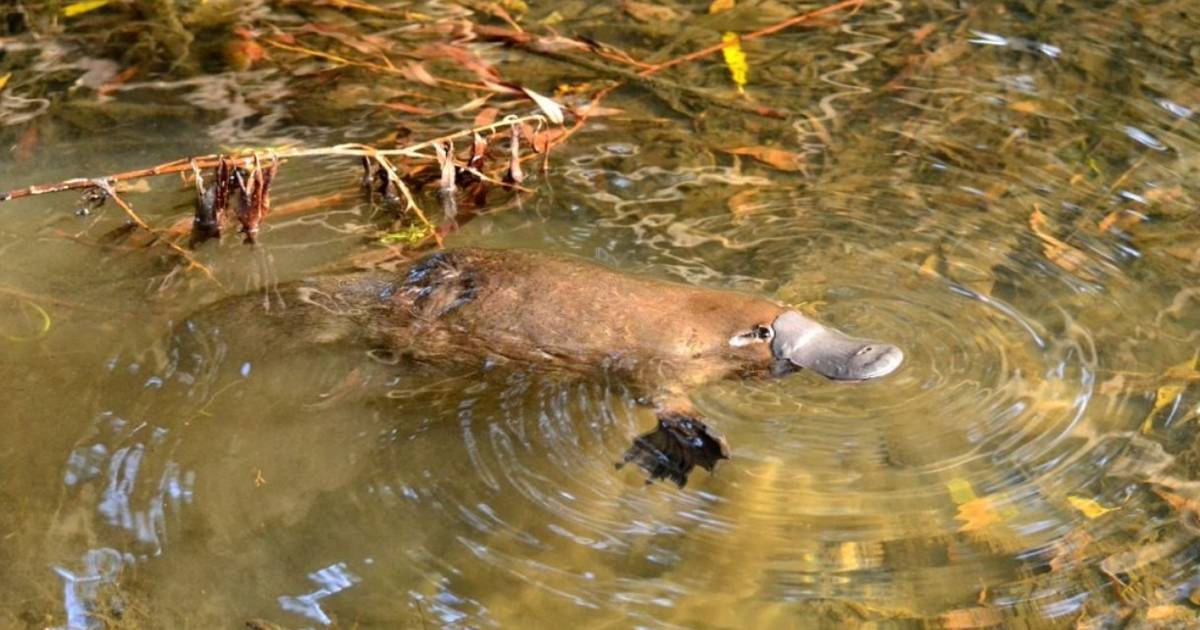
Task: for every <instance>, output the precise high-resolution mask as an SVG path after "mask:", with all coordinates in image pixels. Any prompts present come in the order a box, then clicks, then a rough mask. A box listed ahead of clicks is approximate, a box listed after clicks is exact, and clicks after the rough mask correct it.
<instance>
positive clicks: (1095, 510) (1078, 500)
mask: <svg viewBox="0 0 1200 630" xmlns="http://www.w3.org/2000/svg"><path fill="white" fill-rule="evenodd" d="M1067 503H1070V504H1071V507H1073V508H1075V509H1076V510H1079V511H1080V512H1082V513H1083V515H1084V516H1086V517H1088V518H1090V519H1091V518H1099V517H1101V516H1104V515H1105V514H1108V513H1109V512H1111V511H1113V510H1115V509H1117V508H1110V507H1104V506H1103V505H1100V502H1099V501H1096V500H1095V499H1089V498H1087V497H1077V496H1074V495H1071V496H1068V497H1067Z"/></svg>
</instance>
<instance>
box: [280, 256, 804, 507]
mask: <svg viewBox="0 0 1200 630" xmlns="http://www.w3.org/2000/svg"><path fill="white" fill-rule="evenodd" d="M282 293H283V295H284V298H285V302H286V308H284V309H282V310H280V309H274V310H273V312H272V313H271V316H273V317H277V318H280V320H281V321H280V325H281V326H283V327H284V328H285V330H287V331H288V333H289V335H291V336H292V337H293V338H300V339H302V340H310V341H315V342H318V343H347V342H350V343H358V344H363V345H366V346H369V347H372V348H380V349H386V350H388V351H391V352H395V353H399V354H401V355H405V356H409V357H412V358H414V359H416V360H421V361H428V362H438V363H466V364H475V365H479V364H481V363H482V362H483V361H488V362H491V363H502V364H503V363H508V364H512V365H517V366H527V367H535V368H536V369H541V370H555V371H562V372H568V373H572V374H582V375H590V374H597V373H600V372H607V373H609V374H615V375H618V376H619V377H621V378H624V379H626V380H627V381H629V382H630V383H632V384H633V385H634V386H635V387H636V388H637V389H639V390H640V391H642V392H644V393H645V394H647V395H649V396H650V397H651V398H652V399H653V400H654V401H655V405H656V407H657V408H658V409H657V411H658V426H657V427H656V428H655V430H654V431H652V432H650V433H648V434H646V435H643V436H641V437H639V438H637V440H636V441H635V443H634V445H633V447H632V448H631V449H630V450H629V452H628V453H627V454H626V455H625V458H624V461H625V462H633V463H636V464H637V465H639V466H641V467H642V468H644V469H645V470H646V471H647V472H648V473H649V474H650V476H651V478H652V479H656V478H665V479H670V480H672V481H674V482H676V483H678V484H679V485H681V486H682V485H683V484H684V483H686V481H687V478H688V473H689V472H690V471H691V470H692V469H693V468H694V467H695V466H700V467H702V468H705V469H707V470H710V471H711V470H712V469H713V467H714V466H715V464H716V462H717V461H718V460H720V459H725V458H727V457H728V447H727V446H726V445H725V441H724V439H723V438H721V437H720V436H719V435H717V434H715V433H713V432H712V431H711V429H709V428H708V427H707V426H706V425H705V424H704V423H703V422H702V421H701V420H700V419H699V418H698V417H697V416H696V415H695V414H694V413H692V412H690V410H689V409H688V406H687V404H686V394H687V392H688V390H690V389H691V388H693V387H695V386H697V385H700V384H703V383H707V382H711V381H715V380H719V379H723V378H729V377H735V376H737V377H742V376H753V375H767V374H769V373H770V371H771V368H772V364H773V359H772V355H771V351H770V349H769V347H768V344H752V345H747V346H744V347H733V346H731V345H730V344H729V339H730V338H731V337H732V336H734V335H736V334H739V333H742V332H745V331H746V330H750V329H752V328H753V327H754V326H756V325H766V324H769V323H770V322H771V321H773V320H774V319H775V317H777V316H778V315H779V313H781V312H782V311H783V310H784V309H783V307H781V306H780V305H778V304H775V303H774V302H771V301H768V300H764V299H761V298H757V297H754V296H750V295H746V294H742V293H738V292H732V291H719V290H712V289H704V288H698V287H693V286H688V285H683V284H678V283H671V282H664V281H661V280H657V279H653V278H647V277H640V276H636V275H631V274H625V273H619V272H616V271H613V270H611V269H608V268H606V267H602V266H599V265H596V264H593V263H589V262H585V261H582V260H578V259H575V258H569V257H562V256H552V255H547V254H539V253H534V252H527V251H511V250H504V251H491V250H481V249H459V250H452V251H443V252H437V253H435V254H431V255H429V256H426V257H424V258H422V259H420V260H418V261H416V262H415V263H413V264H412V265H411V266H409V267H408V268H406V269H402V270H400V271H399V272H367V273H359V274H348V275H340V276H330V277H324V278H318V279H316V280H314V281H311V282H305V283H299V284H297V285H294V286H291V287H285V288H283V289H282ZM260 315H261V313H260Z"/></svg>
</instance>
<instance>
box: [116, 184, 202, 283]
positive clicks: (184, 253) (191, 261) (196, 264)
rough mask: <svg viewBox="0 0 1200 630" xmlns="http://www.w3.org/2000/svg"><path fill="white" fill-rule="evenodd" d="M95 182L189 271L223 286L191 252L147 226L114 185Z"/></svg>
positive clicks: (132, 219)
mask: <svg viewBox="0 0 1200 630" xmlns="http://www.w3.org/2000/svg"><path fill="white" fill-rule="evenodd" d="M94 181H95V182H96V187H98V188H99V189H100V190H103V191H104V194H106V195H108V196H109V198H111V199H112V200H113V202H114V203H116V204H117V206H119V207H120V208H121V210H123V211H124V212H125V214H126V215H128V216H129V219H130V220H131V221H133V222H134V223H135V224H136V225H137V226H138V227H140V228H142V229H143V230H146V231H147V232H150V233H152V234H154V235H155V236H156V237H159V241H160V242H162V243H163V244H165V245H166V246H167V247H168V248H170V249H171V250H172V251H174V252H175V253H176V254H179V256H180V257H182V258H183V259H184V260H186V261H187V263H188V269H193V268H194V269H199V270H200V271H202V272H204V275H206V276H208V279H209V280H212V281H213V282H215V283H216V284H217V286H221V282H220V281H219V280H217V277H216V276H214V275H213V272H212V270H211V269H209V268H208V267H206V266H205V265H204V264H203V263H201V262H200V261H198V260H196V259H195V258H194V257H193V256H192V253H191V252H189V251H188V250H186V249H184V248H182V247H180V246H179V245H178V244H177V243H175V242H174V241H172V240H171V239H169V238H165V237H162V235H161V234H159V233H158V231H157V230H155V229H153V228H151V227H150V226H149V225H147V224H146V222H145V221H143V220H142V218H141V217H139V216H138V214H137V213H136V212H134V211H133V208H131V207H130V206H129V204H127V203H125V200H124V199H121V197H120V196H119V195H117V191H116V190H114V189H113V187H112V184H109V183H108V182H107V181H104V180H102V179H97V180H94Z"/></svg>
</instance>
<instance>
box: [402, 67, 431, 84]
mask: <svg viewBox="0 0 1200 630" xmlns="http://www.w3.org/2000/svg"><path fill="white" fill-rule="evenodd" d="M404 78H406V79H408V80H410V81H416V82H418V83H424V84H425V85H437V79H435V78H433V75H432V74H429V71H428V70H426V69H425V66H422V65H421V64H420V63H417V62H416V61H413V62H411V63H409V64H408V65H407V66H405V67H404Z"/></svg>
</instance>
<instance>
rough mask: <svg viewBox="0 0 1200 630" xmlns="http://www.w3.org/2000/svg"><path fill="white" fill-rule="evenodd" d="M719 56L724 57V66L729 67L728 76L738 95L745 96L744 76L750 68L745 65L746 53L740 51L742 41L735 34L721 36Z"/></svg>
mask: <svg viewBox="0 0 1200 630" xmlns="http://www.w3.org/2000/svg"><path fill="white" fill-rule="evenodd" d="M721 55H723V56H724V57H725V65H727V66H729V76H730V77H731V78H732V79H733V82H734V83H736V84H737V89H738V94H745V93H746V74H747V72H749V70H750V68H749V66H747V65H746V53H745V52H744V51H742V40H741V39H739V38H738V36H737V33H725V34H724V35H722V36H721Z"/></svg>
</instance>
